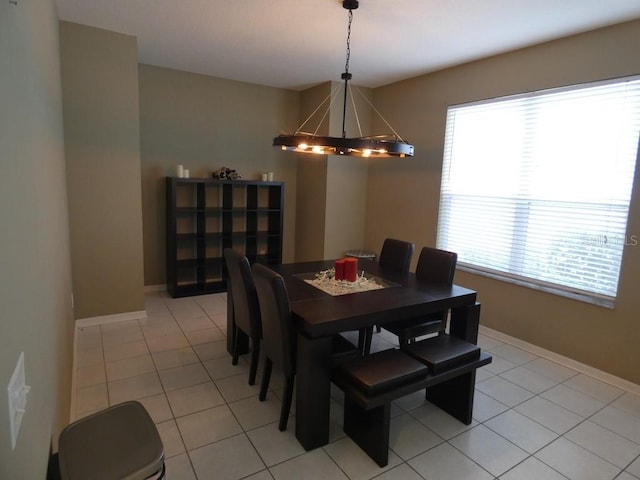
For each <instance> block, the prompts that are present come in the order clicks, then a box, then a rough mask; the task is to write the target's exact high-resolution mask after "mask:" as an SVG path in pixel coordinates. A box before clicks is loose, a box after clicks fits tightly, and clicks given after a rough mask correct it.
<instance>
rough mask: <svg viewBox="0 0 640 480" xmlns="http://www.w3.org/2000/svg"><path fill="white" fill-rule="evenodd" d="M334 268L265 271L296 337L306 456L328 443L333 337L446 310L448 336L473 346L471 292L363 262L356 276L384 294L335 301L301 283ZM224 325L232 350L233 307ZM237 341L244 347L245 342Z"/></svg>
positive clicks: (299, 434) (310, 265)
mask: <svg viewBox="0 0 640 480" xmlns="http://www.w3.org/2000/svg"><path fill="white" fill-rule="evenodd" d="M333 265H334V261H333V260H330V261H317V262H303V263H291V264H282V265H270V266H269V267H270V268H272V269H273V270H275V271H276V272H278V273H280V274H281V275H282V276H283V278H284V281H285V284H286V286H287V291H288V294H289V301H290V304H291V311H292V316H293V321H294V324H295V328H296V330H297V332H298V343H297V347H298V350H297V366H296V422H295V423H296V438H297V439H298V441H299V442H300V443H301V444H302V446H303V447H304V448H305V449H306V450H311V449H313V448H317V447H320V446H323V445H326V444H327V443H328V442H329V405H330V394H331V367H330V357H331V345H332V336H333V335H334V334H337V333H341V332H347V331H352V330H359V329H361V328H364V327H372V326H374V325H384V324H385V323H387V322H391V321H395V320H404V319H409V318H420V317H422V316H424V315H426V314H429V313H433V312H439V311H442V310H446V309H450V310H451V317H450V334H452V335H455V336H458V337H460V338H462V339H464V340H466V341H469V342H472V343H477V336H478V327H477V325H478V319H477V318H475V319H474V318H472V317H473V315H476V316H477V309H475V308H469V307H472V306H474V305H475V302H476V292H475V291H473V290H470V289H468V288H464V287H460V286H457V285H452V286H442V285H434V284H429V283H425V282H421V281H419V280H418V279H417V278H416V276H415V274H413V273H408V274H399V273H397V272H394V271H389V270H385V269H383V268H381V267H380V266H379V265H378V263H377V262H374V261H371V260H365V259H359V271H364V272H365V273H366V275H367V276H373V277H374V278H377V279H379V280H381V281H382V283H383V284H385V285H386V288H382V289H378V290H370V291H364V292H358V293H350V294H346V295H335V296H334V295H330V294H328V293H325V292H324V291H322V290H320V289H319V288H316V287H315V286H313V285H311V284H309V283H307V282H305V278H310V277H312V275H313V274H314V273H316V272H320V271H322V270H326V269H328V268H331V267H332V266H333ZM229 303H231V302H230V301H228V304H229ZM227 322H228V327H229V328H228V332H229V334H228V346H229V347H230V346H231V345H232V342H233V335H232V332H234V329H233V313H232V307H230V311H229V315H228V319H227ZM240 335H242V334H240ZM239 340H240V341H241V343H243V342H246V339H245V338H240V339H239Z"/></svg>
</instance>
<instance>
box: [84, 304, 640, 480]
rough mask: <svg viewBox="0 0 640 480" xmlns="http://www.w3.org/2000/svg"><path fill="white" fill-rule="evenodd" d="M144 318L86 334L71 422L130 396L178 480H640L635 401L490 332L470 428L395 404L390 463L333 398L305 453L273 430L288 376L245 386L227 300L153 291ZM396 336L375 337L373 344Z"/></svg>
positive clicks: (415, 401) (419, 406) (410, 403)
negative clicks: (265, 390) (362, 441)
mask: <svg viewBox="0 0 640 480" xmlns="http://www.w3.org/2000/svg"><path fill="white" fill-rule="evenodd" d="M146 311H147V318H146V319H140V320H132V321H122V322H118V323H111V324H106V325H101V326H92V327H86V328H82V329H79V330H78V332H77V351H76V368H77V371H76V387H77V388H76V393H75V394H76V417H77V418H80V417H82V416H84V415H87V414H88V413H90V412H93V411H96V410H99V409H102V408H104V407H107V406H108V405H111V404H114V403H118V402H121V401H123V400H129V399H137V400H139V401H141V402H142V403H143V404H144V405H145V406H146V408H147V409H148V410H149V412H150V414H151V416H152V417H153V419H154V421H155V422H156V424H157V426H158V430H159V432H160V435H161V437H162V440H163V443H164V447H165V453H166V457H167V458H166V465H167V478H168V479H170V480H192V479H198V480H207V479H216V480H227V479H228V480H232V479H252V480H267V479H276V480H287V479H303V480H314V479H318V480H331V479H352V480H356V479H357V480H364V479H370V478H376V479H380V480H383V479H389V480H391V479H393V480H420V479H427V480H465V479H469V480H483V479H496V478H500V479H503V480H525V479H527V480H528V479H536V480H537V479H545V480H555V479H572V480H590V479H593V480H606V479H614V478H615V479H619V480H633V479H640V397H637V396H635V395H632V394H631V393H629V392H626V391H624V390H621V389H619V388H616V387H613V386H611V385H608V384H605V383H603V382H601V381H598V380H595V379H593V378H591V377H589V376H587V375H584V374H582V373H579V372H577V371H574V370H571V369H569V368H566V367H564V366H562V365H559V364H557V363H553V362H551V361H549V360H546V359H544V358H541V357H538V356H536V355H533V354H531V353H528V352H526V351H524V350H521V349H519V348H516V347H514V346H512V345H508V344H505V343H502V342H500V341H497V340H495V339H493V338H490V337H488V336H484V335H481V336H480V339H479V343H480V345H481V346H482V347H483V348H484V349H485V350H487V351H489V352H491V353H492V355H493V359H494V360H493V363H492V364H490V365H488V366H487V367H484V368H482V369H480V370H479V371H478V377H477V386H476V397H475V408H474V421H473V423H472V424H471V425H469V426H466V425H463V424H461V423H460V422H458V421H457V420H455V419H453V418H452V417H450V416H448V415H447V414H445V413H443V412H442V411H440V410H439V409H438V408H436V407H434V406H433V405H431V404H429V403H428V402H425V401H424V399H423V395H422V393H417V394H414V395H411V396H408V397H405V398H403V399H400V400H398V401H397V402H395V404H394V405H393V410H392V415H393V418H392V423H391V440H390V444H391V450H390V453H389V466H388V467H386V468H384V469H381V468H379V467H378V466H377V465H376V464H375V463H374V462H373V461H371V460H370V459H369V457H367V456H366V455H365V454H364V453H363V452H362V451H361V450H360V449H359V448H358V447H357V446H356V445H355V444H353V442H351V440H350V439H349V438H348V437H346V436H345V435H344V433H343V432H342V429H341V422H342V418H341V414H342V412H341V406H340V402H341V394H340V392H339V391H338V390H335V391H334V395H333V400H332V409H331V417H332V424H331V441H330V443H329V444H328V445H327V446H325V447H323V448H318V449H316V450H313V451H310V452H305V451H304V449H303V448H302V447H301V446H300V444H299V443H298V442H297V441H296V439H295V436H294V434H293V432H294V428H295V405H294V406H293V409H292V417H291V419H290V422H289V428H288V430H287V431H286V432H284V433H282V432H279V431H278V428H277V421H278V417H279V409H280V395H281V387H282V381H281V378H280V377H278V376H274V377H275V378H273V380H272V386H271V387H272V390H271V391H270V393H269V395H268V398H267V401H265V402H259V401H258V398H257V396H258V389H259V387H258V386H257V385H256V386H249V385H248V384H247V378H248V359H247V358H246V356H244V358H242V359H241V361H240V363H239V365H237V366H232V365H231V358H230V356H229V354H228V353H227V351H226V295H225V294H215V295H206V296H200V297H189V298H183V299H171V298H170V297H168V296H167V295H166V294H165V293H152V294H147V296H146ZM393 341H394V337H393V336H390V335H387V334H385V333H384V332H383V333H381V334H377V335H375V336H374V346H373V348H374V349H383V348H389V347H391V346H393Z"/></svg>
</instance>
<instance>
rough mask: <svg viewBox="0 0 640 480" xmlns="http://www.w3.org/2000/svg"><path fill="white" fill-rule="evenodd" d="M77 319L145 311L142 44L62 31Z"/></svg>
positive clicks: (95, 32) (80, 29)
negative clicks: (140, 98) (140, 105)
mask: <svg viewBox="0 0 640 480" xmlns="http://www.w3.org/2000/svg"><path fill="white" fill-rule="evenodd" d="M60 55H61V66H62V88H63V97H64V132H65V149H66V156H67V183H68V191H69V217H70V231H71V249H72V250H71V251H72V270H73V291H74V299H75V314H76V318H88V317H96V316H101V315H111V314H116V313H125V312H137V311H141V310H144V283H143V263H142V221H141V220H142V207H141V187H140V130H139V108H138V60H137V55H138V52H137V44H136V39H135V37H131V36H129V35H122V34H118V33H113V32H108V31H106V30H100V29H97V28H92V27H87V26H84V25H78V24H74V23H69V22H61V23H60Z"/></svg>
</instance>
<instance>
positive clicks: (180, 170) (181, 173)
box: [176, 165, 184, 178]
mask: <svg viewBox="0 0 640 480" xmlns="http://www.w3.org/2000/svg"><path fill="white" fill-rule="evenodd" d="M176 176H177V177H178V178H182V177H183V176H184V167H183V166H182V165H178V168H176Z"/></svg>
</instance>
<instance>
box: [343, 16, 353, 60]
mask: <svg viewBox="0 0 640 480" xmlns="http://www.w3.org/2000/svg"><path fill="white" fill-rule="evenodd" d="M352 21H353V10H349V25H348V26H347V61H346V62H345V64H344V71H345V73H349V59H350V58H351V22H352Z"/></svg>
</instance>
